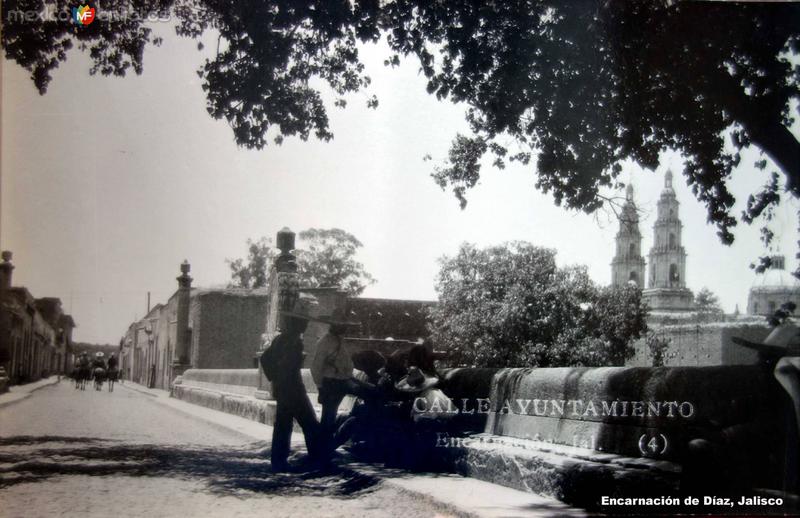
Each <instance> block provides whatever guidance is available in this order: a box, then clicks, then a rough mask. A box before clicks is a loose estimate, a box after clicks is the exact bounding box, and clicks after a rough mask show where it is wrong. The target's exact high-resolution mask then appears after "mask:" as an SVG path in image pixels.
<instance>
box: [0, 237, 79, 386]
mask: <svg viewBox="0 0 800 518" xmlns="http://www.w3.org/2000/svg"><path fill="white" fill-rule="evenodd" d="M11 258H12V255H11V252H9V251H4V252H3V253H2V263H0V368H2V369H3V370H4V371H5V376H6V377H8V378H9V379H10V381H11V383H12V384H18V383H27V382H30V381H36V380H38V379H41V378H43V377H47V376H49V375H51V374H64V373H66V372H68V371H70V370H71V368H72V363H73V359H74V358H73V342H72V331H73V329H75V327H76V326H75V321H74V320H73V318H72V316H70V315H68V314H67V313H65V312H64V309H63V308H62V304H61V300H60V299H58V298H56V297H42V298H35V297H34V296H33V295H32V294H31V293H30V291H28V289H27V288H25V287H22V286H14V285H13V284H12V273H13V270H14V265H13V264H12V262H11ZM0 374H2V373H0Z"/></svg>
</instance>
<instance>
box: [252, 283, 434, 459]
mask: <svg viewBox="0 0 800 518" xmlns="http://www.w3.org/2000/svg"><path fill="white" fill-rule="evenodd" d="M317 305H318V303H317V301H316V299H315V298H314V297H313V296H311V295H307V294H304V293H302V292H301V293H300V294H299V296H298V298H297V300H296V302H295V303H294V305H293V308H292V309H291V310H287V311H282V312H281V322H282V323H281V330H280V331H281V332H280V334H279V335H278V336H277V337H275V338H274V339H273V340H272V342H271V344H270V345H269V346H268V347H267V349H266V350H265V351H264V353H263V354H262V356H261V366H262V368H263V370H264V373H265V374H266V376H267V378H268V379H269V380H270V381H271V383H272V396H273V398H274V399H275V401H276V404H277V405H276V406H277V408H276V415H275V423H274V427H273V434H272V452H271V463H272V469H273V470H274V471H278V472H280V471H287V470H289V468H290V466H289V463H288V457H289V449H290V447H289V445H290V439H291V432H292V422H293V420H296V421H297V422H298V424H299V425H300V427H301V428H302V430H303V435H304V437H305V442H306V447H307V448H308V453H309V456H310V458H311V460H312V461H313V462H314V463H316V464H318V465H323V466H324V465H325V464H327V463H328V461H329V460H330V458H331V456H332V455H333V452H334V450H335V449H336V447H337V446H338V445H340V444H342V442H343V440H344V437H346V436H347V434H348V433H350V431H351V429H352V428H353V427H352V426H347V425H345V424H344V423H342V422H341V421H340V420H338V419H337V414H338V409H339V406H340V404H341V403H342V400H343V399H344V398H345V396H347V395H352V396H355V397H357V398H359V399H360V400H362V401H365V402H367V403H369V404H375V403H376V402H380V401H384V400H386V399H390V398H391V397H392V395H391V394H390V393H392V392H395V393H397V394H399V395H400V396H401V397H402V396H403V395H406V396H408V398H407V399H413V397H430V396H431V395H433V396H434V397H444V395H443V394H442V393H441V392H440V391H435V389H434V387H435V385H436V382H437V380H438V378H437V377H436V375H435V369H434V367H433V360H432V357H431V356H430V355H428V354H425V351H427V349H426V348H425V347H423V346H418V347H417V349H419V352H420V354H418V355H417V356H419V359H418V361H412V362H410V363H409V365H411V363H416V364H418V365H414V366H411V367H410V368H409V369H406V368H401V369H392V368H390V366H389V365H386V367H387V368H386V369H383V368H381V367H383V366H384V364H385V362H384V361H383V360H384V358H383V357H382V356H381V355H380V354H378V353H375V352H374V351H369V353H372V354H366V355H363V354H362V355H361V356H362V358H361V361H360V362H359V365H355V364H354V357H353V356H351V354H350V352H349V351H348V350H347V348H346V347H345V344H344V341H343V337H344V335H345V333H346V332H347V330H348V329H351V328H353V327H355V326H358V325H359V324H358V323H357V322H352V321H348V320H346V319H345V318H343V317H342V316H340V315H338V314H333V315H327V316H318V315H317V310H316V307H317ZM312 320H313V321H317V322H321V323H323V324H327V325H328V332H327V333H326V334H325V335H324V336H323V337H322V338H321V339H320V340H319V341H318V342H317V344H316V348H315V353H314V358H313V359H312V362H311V375H312V377H313V379H314V383H315V384H316V385H317V389H318V393H319V403H320V404H321V405H322V416H321V419H320V420H319V421H318V420H317V416H316V413H315V411H314V406H313V405H312V403H311V400H310V399H309V396H308V393H307V392H306V388H305V385H304V384H303V379H302V375H301V369H302V367H303V363H304V356H305V354H304V352H303V350H304V347H303V333H304V332H305V330H306V328H307V326H308V323H309V321H312ZM412 356H414V355H412ZM376 360H380V362H378V361H376ZM355 368H358V369H359V370H361V371H363V372H365V374H364V375H363V376H359V377H358V378H357V377H355V376H354V369H355ZM422 369H424V370H425V371H427V373H424V372H423V370H422ZM379 370H380V374H379ZM435 392H436V393H435ZM409 407H410V405H409ZM347 424H348V425H350V424H352V423H347Z"/></svg>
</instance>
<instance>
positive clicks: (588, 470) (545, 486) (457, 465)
mask: <svg viewBox="0 0 800 518" xmlns="http://www.w3.org/2000/svg"><path fill="white" fill-rule="evenodd" d="M448 440H449V441H451V442H450V443H448ZM440 442H441V444H439V446H440V447H441V448H442V451H443V452H446V453H444V454H445V455H446V456H448V457H449V458H450V459H451V462H452V466H453V470H454V471H456V472H457V473H460V474H462V475H465V476H469V477H473V478H477V479H480V480H486V481H488V482H492V483H494V484H500V485H503V486H507V487H511V488H514V489H519V490H522V491H528V492H531V493H538V494H542V495H547V496H552V497H555V498H557V499H559V500H561V501H563V502H566V503H569V504H571V505H578V506H581V507H587V508H592V507H595V506H596V505H597V502H599V501H600V498H601V497H602V496H610V497H614V496H626V497H631V496H645V495H653V496H660V495H670V494H676V493H677V491H678V490H679V486H680V477H681V466H680V465H679V464H676V463H672V462H666V461H658V460H654V459H643V458H631V457H626V456H622V455H615V454H609V453H599V452H591V451H588V450H586V449H585V448H576V447H570V446H563V445H557V444H549V443H545V442H540V441H530V440H524V439H514V438H509V437H502V436H497V435H491V434H479V435H474V436H471V437H469V439H466V440H462V441H458V440H455V439H446V438H440Z"/></svg>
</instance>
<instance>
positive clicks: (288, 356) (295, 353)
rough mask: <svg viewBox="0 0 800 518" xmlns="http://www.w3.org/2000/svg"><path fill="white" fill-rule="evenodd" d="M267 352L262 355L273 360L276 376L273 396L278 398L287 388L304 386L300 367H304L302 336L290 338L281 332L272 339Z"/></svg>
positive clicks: (273, 380)
mask: <svg viewBox="0 0 800 518" xmlns="http://www.w3.org/2000/svg"><path fill="white" fill-rule="evenodd" d="M269 349H270V351H269V354H267V352H265V353H264V355H263V356H262V362H263V361H264V359H265V357H267V356H268V357H269V360H270V361H272V362H273V364H274V365H273V371H274V376H273V379H272V380H271V381H272V392H273V396H274V397H275V398H276V399H278V398H280V397H281V396H282V395H284V394H285V392H286V390H296V389H297V388H303V377H302V376H301V374H300V369H301V368H302V367H303V356H304V354H303V340H302V339H301V338H300V337H296V338H290V337H288V336H287V335H284V334H279V335H278V336H276V337H275V339H273V340H272V343H271V344H270V346H269Z"/></svg>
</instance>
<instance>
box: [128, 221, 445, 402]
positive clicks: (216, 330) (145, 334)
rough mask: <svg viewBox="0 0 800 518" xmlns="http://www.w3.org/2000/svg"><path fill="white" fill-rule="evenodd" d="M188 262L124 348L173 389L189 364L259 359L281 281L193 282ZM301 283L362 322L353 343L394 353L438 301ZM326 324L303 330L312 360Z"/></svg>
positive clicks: (152, 382) (131, 360)
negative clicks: (261, 284) (255, 285)
mask: <svg viewBox="0 0 800 518" xmlns="http://www.w3.org/2000/svg"><path fill="white" fill-rule="evenodd" d="M282 232H283V233H284V234H285V233H287V232H288V233H290V234H291V232H290V231H288V230H284V231H282ZM291 235H292V236H293V234H291ZM279 239H281V238H280V234H279ZM291 246H293V239H292V245H291ZM287 250H290V249H287ZM190 269H191V267H190V265H189V263H188V262H186V261H184V262H183V264H181V274H180V276H178V277H177V279H176V280H177V281H178V287H177V290H176V291H175V293H173V295H172V296H171V297H170V298H169V299H168V300H167V301H166V302H164V303H159V304H156V305H155V306H153V307H152V308H148V311H147V314H146V315H145V316H144V317H143V318H141V319H139V320H137V321H135V322H133V323H131V324H130V325H129V326H128V329H127V330H126V332H125V335H124V336H123V337H122V339H121V340H120V355H119V357H120V368H121V370H122V375H123V376H125V378H126V379H130V380H133V381H135V382H137V383H140V384H142V385H147V386H149V387H152V388H161V389H169V387H170V384H171V383H172V381H173V380H174V379H175V377H176V376H178V375H180V374H182V372H183V371H185V370H186V369H188V368H195V369H249V368H253V367H255V366H256V365H257V363H256V362H257V358H258V356H259V354H260V352H261V351H262V350H263V347H264V343H265V340H266V339H265V337H264V335H265V333H268V331H269V329H270V327H271V325H270V324H269V322H271V321H273V320H274V319H275V317H276V302H275V297H276V293H277V292H278V289H277V287H276V286H273V288H275V289H271V288H270V287H267V288H264V289H244V288H194V287H192V277H191V276H190V275H189V272H190ZM273 284H277V283H276V282H273ZM303 291H306V292H311V293H313V295H314V296H315V297H316V298H317V299H318V300H319V305H320V311H323V312H330V311H333V310H334V308H336V310H337V311H343V312H344V314H346V315H348V318H349V319H351V320H356V321H358V322H360V323H361V325H360V327H359V330H358V331H357V332H354V333H353V334H352V335H351V336H348V337H347V338H346V342H347V345H348V347H349V348H350V349H351V350H358V349H365V348H370V349H375V350H379V351H382V352H384V353H386V354H390V353H391V352H393V351H394V350H396V349H407V348H410V347H412V346H413V345H415V344H417V343H420V342H421V341H422V340H423V338H424V337H426V336H427V334H428V331H427V328H426V318H427V314H428V308H429V307H430V306H431V304H434V303H433V302H429V301H414V300H397V299H375V298H362V297H350V296H348V295H347V294H346V293H345V292H344V291H342V290H339V289H337V288H313V289H303ZM325 331H326V326H325V325H324V324H318V323H312V324H311V325H309V328H308V329H307V330H306V333H305V340H304V343H305V346H306V360H307V362H308V363H310V361H311V359H312V358H313V356H314V346H315V344H316V341H317V339H318V338H320V337H321V336H322V334H323V333H324V332H325ZM307 366H308V365H307Z"/></svg>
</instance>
